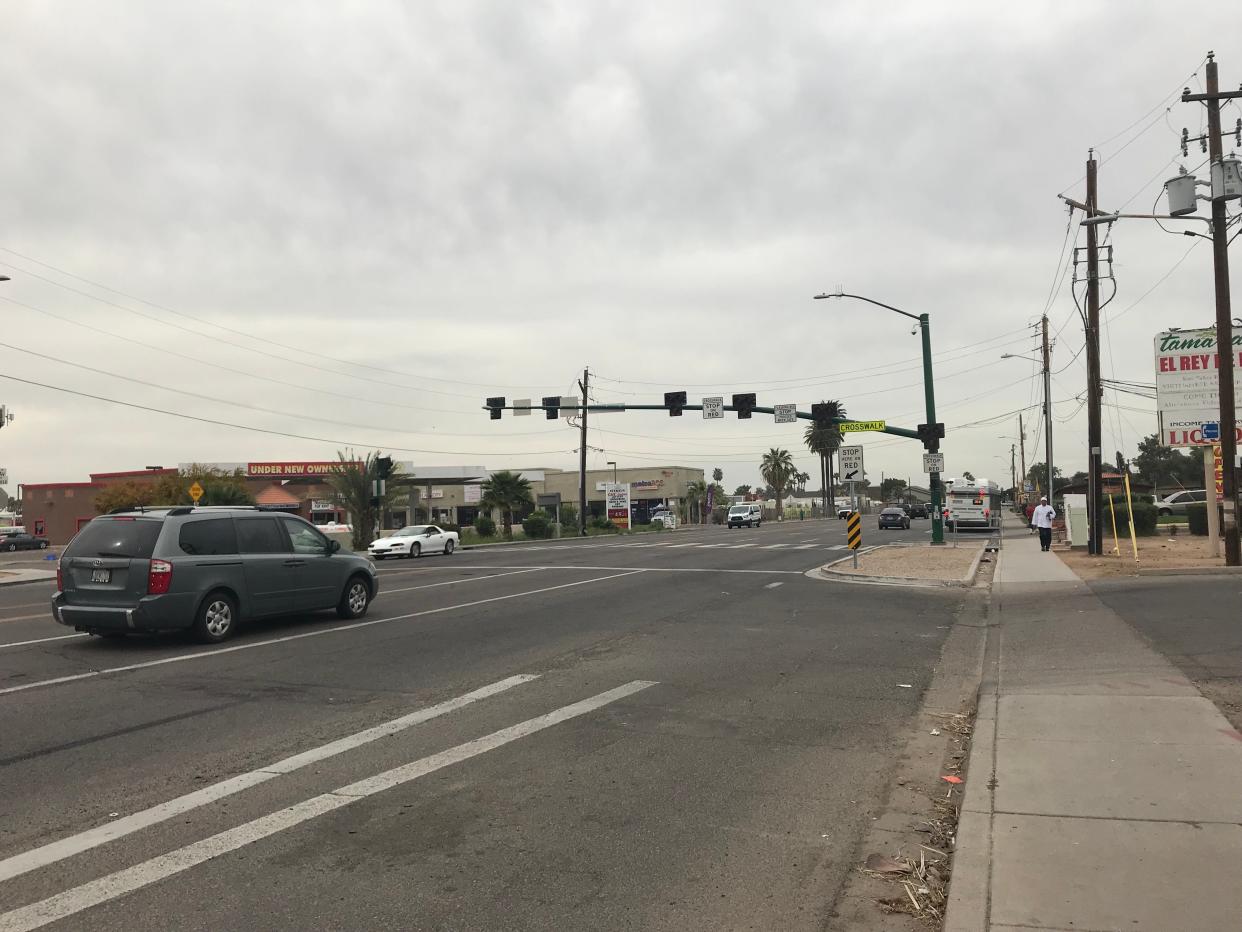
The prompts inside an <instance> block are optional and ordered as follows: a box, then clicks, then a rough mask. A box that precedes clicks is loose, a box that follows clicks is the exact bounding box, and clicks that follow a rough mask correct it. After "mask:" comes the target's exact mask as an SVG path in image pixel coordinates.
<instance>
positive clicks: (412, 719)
mask: <svg viewBox="0 0 1242 932" xmlns="http://www.w3.org/2000/svg"><path fill="white" fill-rule="evenodd" d="M537 679H539V675H538V674H535V673H520V674H518V675H517V676H510V677H506V678H505V679H503V680H498V681H497V682H495V683H491V684H489V685H487V686H483V687H480V688H479V689H476V690H473V691H472V692H468V693H465V694H464V695H461V696H457V697H456V698H454V699H447V700H445V701H444V702H439V703H436V704H435V705H430V706H427V707H426V708H424V709H418V710H417V711H414V712H411V713H409V714H408V715H402V716H401V717H400V718H394V719H392V720H390V721H387V722H381V723H380V724H379V725H375V726H373V727H371V728H365V729H363V730H362V731H357V732H354V733H353V734H352V735H346V736H345V737H344V738H338V739H337V740H336V741H329V742H328V743H327V744H321V745H319V746H318V747H315V748H311V749H309V750H307V751H303V752H302V753H300V754H294V755H293V756H292V757H286V758H284V759H283V760H278V761H276V762H274V763H272V764H268V765H267V766H266V767H260V768H258V769H257V770H251V771H249V772H248V773H240V774H238V775H237V776H235V777H229V778H228V779H227V780H221V781H219V782H218V783H213V784H211V786H205V787H203V788H202V789H199V790H195V791H194V792H193V793H186V794H185V795H184V796H178V797H177V798H176V799H170V800H169V801H168V802H166V803H160V804H159V805H156V806H151V807H150V808H149V809H143V810H141V811H140V812H135V813H133V814H132V815H127V816H124V817H123V818H120V819H115V820H114V821H111V822H108V823H107V824H106V825H100V826H97V827H96V828H92V829H87V830H86V831H84V832H79V833H78V834H76V835H70V836H68V837H66V838H61V839H59V840H58V841H53V842H49V843H48V844H46V845H40V846H39V847H38V848H31V849H30V850H29V851H23V852H22V853H21V854H15V855H13V856H12V857H9V858H5V859H4V860H3V861H0V882H3V881H5V880H12V879H13V878H14V877H19V876H21V875H22V874H25V873H28V872H29V871H32V870H37V869H38V868H40V867H46V866H47V865H49V864H55V863H56V862H57V861H63V860H64V859H65V858H69V857H73V856H74V855H75V854H81V853H82V852H83V851H89V850H90V849H91V848H97V847H99V846H100V845H102V844H106V843H107V842H110V841H114V840H116V839H117V838H124V837H125V836H126V835H132V834H133V833H134V832H137V831H139V830H140V829H144V828H148V827H150V826H152V825H158V824H159V823H160V822H164V821H167V820H168V819H171V818H173V817H174V816H179V815H182V814H183V813H186V812H189V811H190V810H192V809H197V808H199V807H200V806H206V805H208V804H210V803H214V802H218V801H219V800H221V799H224V798H225V797H226V796H232V795H234V794H235V793H240V792H241V791H242V790H245V789H249V788H250V787H252V786H257V785H258V784H260V783H266V782H267V781H268V780H273V779H275V778H276V777H279V776H282V775H284V774H289V773H293V771H295V770H298V769H300V768H302V767H305V766H307V765H308V764H314V763H317V762H319V761H322V760H326V759H327V758H329V757H335V756H336V755H338V754H343V753H345V752H346V751H352V750H354V749H355V748H358V747H361V746H362V745H364V744H369V743H371V742H372V741H378V740H379V739H380V738H386V737H388V736H389V735H395V734H397V733H398V732H401V731H405V730H406V729H408V728H412V727H414V726H415V725H419V724H422V723H423V722H427V721H430V720H431V719H433V718H438V717H439V716H441V715H447V714H448V713H449V712H456V711H457V710H458V709H462V708H465V707H466V706H468V705H470V704H471V703H473V702H478V701H479V700H480V699H486V698H488V697H489V696H495V695H497V694H498V693H502V692H504V691H505V690H508V689H512V688H513V687H514V686H521V685H522V684H523V683H529V682H530V681H531V680H537Z"/></svg>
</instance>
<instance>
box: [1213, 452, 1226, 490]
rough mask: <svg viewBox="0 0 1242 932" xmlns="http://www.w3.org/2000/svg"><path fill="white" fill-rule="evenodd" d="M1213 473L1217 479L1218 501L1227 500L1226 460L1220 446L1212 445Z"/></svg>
mask: <svg viewBox="0 0 1242 932" xmlns="http://www.w3.org/2000/svg"><path fill="white" fill-rule="evenodd" d="M1212 472H1213V474H1214V476H1215V477H1216V500H1217V501H1218V502H1223V501H1224V500H1225V458H1224V456H1222V455H1221V452H1220V444H1219V443H1216V444H1213V445H1212Z"/></svg>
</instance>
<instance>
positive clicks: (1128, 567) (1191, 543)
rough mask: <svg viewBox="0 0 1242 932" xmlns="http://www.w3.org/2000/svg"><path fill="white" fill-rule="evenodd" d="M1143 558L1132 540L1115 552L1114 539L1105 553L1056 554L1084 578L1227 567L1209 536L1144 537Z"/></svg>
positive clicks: (1142, 542) (1141, 539)
mask: <svg viewBox="0 0 1242 932" xmlns="http://www.w3.org/2000/svg"><path fill="white" fill-rule="evenodd" d="M1138 547H1139V557H1138V562H1137V563H1136V562H1135V560H1134V550H1133V548H1132V547H1131V545H1130V541H1129V540H1128V539H1127V540H1123V541H1122V542H1121V553H1120V555H1118V554H1117V553H1115V552H1113V550H1112V540H1111V539H1109V540H1107V541H1106V542H1105V548H1106V551H1105V553H1103V554H1101V555H1100V556H1091V555H1090V554H1088V553H1087V552H1086V550H1068V549H1066V550H1061V549H1057V550H1055V551H1054V552H1055V553H1056V554H1057V556H1059V557H1060V558H1061V560H1062V562H1063V563H1065V565H1066V566H1068V567H1069V568H1070V569H1071V570H1073V571H1074V572H1075V573H1077V574H1078V575H1079V576H1080V577H1081V578H1083V579H1103V578H1106V577H1109V576H1137V575H1138V568H1139V567H1140V566H1141V567H1142V568H1143V569H1188V568H1192V567H1213V566H1224V565H1225V557H1224V555H1223V554H1224V551H1223V548H1222V552H1221V555H1220V556H1216V557H1213V556H1212V554H1211V551H1210V550H1209V548H1208V539H1207V538H1206V537H1191V536H1185V535H1181V534H1179V535H1177V536H1174V537H1169V536H1166V535H1161V536H1156V537H1140V538H1139V539H1138Z"/></svg>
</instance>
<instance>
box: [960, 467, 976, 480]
mask: <svg viewBox="0 0 1242 932" xmlns="http://www.w3.org/2000/svg"><path fill="white" fill-rule="evenodd" d="M962 478H963V479H965V480H966V481H967V482H974V481H975V477H974V476H972V475H971V474H970V470H969V469H968V470H966V471H965V472H964V473H962Z"/></svg>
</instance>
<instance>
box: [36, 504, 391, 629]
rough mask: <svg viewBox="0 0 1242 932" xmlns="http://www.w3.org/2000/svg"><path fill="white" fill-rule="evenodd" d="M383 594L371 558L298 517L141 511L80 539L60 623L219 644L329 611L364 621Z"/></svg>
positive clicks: (104, 520) (72, 547)
mask: <svg viewBox="0 0 1242 932" xmlns="http://www.w3.org/2000/svg"><path fill="white" fill-rule="evenodd" d="M378 591H379V581H378V579H377V577H376V575H375V568H374V567H373V566H372V565H371V562H370V561H369V560H367V559H366V558H365V557H362V556H358V555H357V554H353V553H343V552H341V545H340V543H339V542H337V541H335V540H329V539H328V538H327V537H325V536H324V535H323V534H321V533H320V532H319V531H318V530H317V529H316V528H315V526H314V525H313V524H311V523H310V522H309V521H304V520H303V519H302V518H299V517H296V516H294V515H283V514H273V513H271V512H265V511H261V510H259V509H258V508H255V507H253V506H220V507H202V508H200V507H195V506H179V507H174V508H154V509H139V510H130V511H122V512H116V513H113V514H109V515H103V516H101V517H98V518H95V519H94V520H92V521H91V522H90V523H89V524H87V525H86V526H84V527H83V528H82V529H81V530H80V531H78V534H77V536H76V537H74V539H73V540H72V541H71V542H70V543H69V546H67V547H66V548H65V550H64V552H63V553H62V554H61V557H60V562H59V564H58V565H57V567H56V593H55V594H54V595H53V596H52V617H53V618H55V620H56V621H57V622H59V623H60V624H62V625H66V626H68V627H70V628H74V629H76V630H78V631H85V632H87V633H88V634H98V635H103V636H108V637H116V636H122V635H126V634H133V633H136V632H150V631H166V630H189V631H192V632H193V633H194V635H195V636H197V637H198V638H199V639H200V640H202V641H206V642H208V643H217V642H219V641H223V640H226V639H227V638H230V637H232V636H233V635H234V634H235V633H236V632H237V629H238V627H240V625H241V624H243V623H244V622H246V621H248V620H250V619H254V618H263V617H268V616H273V615H292V614H297V613H300V612H313V611H319V610H321V609H329V608H335V609H336V611H337V614H338V615H340V616H341V617H342V618H361V617H362V616H363V615H365V614H366V613H367V609H368V608H369V607H370V605H371V601H372V600H373V599H374V598H375V596H376V593H377V592H378Z"/></svg>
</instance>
